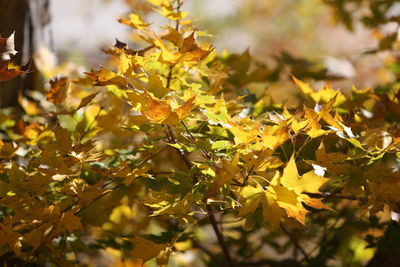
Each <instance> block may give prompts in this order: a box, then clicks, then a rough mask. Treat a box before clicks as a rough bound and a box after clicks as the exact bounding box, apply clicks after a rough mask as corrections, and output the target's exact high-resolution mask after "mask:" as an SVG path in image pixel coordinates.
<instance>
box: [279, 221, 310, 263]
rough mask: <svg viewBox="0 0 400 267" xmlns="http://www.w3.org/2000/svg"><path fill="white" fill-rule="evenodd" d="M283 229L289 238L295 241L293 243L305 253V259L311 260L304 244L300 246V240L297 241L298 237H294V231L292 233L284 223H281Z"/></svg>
mask: <svg viewBox="0 0 400 267" xmlns="http://www.w3.org/2000/svg"><path fill="white" fill-rule="evenodd" d="M281 229H282V231H283V232H284V233H285V234H286V235H287V236H288V237H289V239H290V240H291V241H292V242H293V245H294V246H295V247H296V248H297V249H298V250H299V251H300V252H301V254H303V256H304V259H306V260H307V261H309V260H310V257H309V256H308V254H307V252H306V251H305V250H304V249H303V247H302V246H300V244H299V242H297V239H296V238H294V236H293V235H292V233H290V232H289V231H288V230H287V229H286V228H285V227H284V226H283V225H281Z"/></svg>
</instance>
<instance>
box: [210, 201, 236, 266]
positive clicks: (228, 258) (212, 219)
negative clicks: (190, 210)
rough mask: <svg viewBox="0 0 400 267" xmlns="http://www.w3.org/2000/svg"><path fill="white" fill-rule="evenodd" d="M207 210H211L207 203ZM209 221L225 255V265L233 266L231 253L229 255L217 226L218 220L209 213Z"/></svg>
mask: <svg viewBox="0 0 400 267" xmlns="http://www.w3.org/2000/svg"><path fill="white" fill-rule="evenodd" d="M207 211H208V212H212V209H211V206H210V205H207ZM210 223H211V225H212V227H213V229H214V232H215V235H216V236H217V240H218V243H219V246H220V247H221V248H222V252H223V254H224V257H225V260H226V265H227V266H228V267H233V266H235V265H234V264H233V261H232V258H231V255H230V253H229V249H228V246H227V245H226V243H225V240H224V237H223V235H222V233H221V231H220V230H219V228H218V222H217V220H216V219H215V216H214V214H211V215H210Z"/></svg>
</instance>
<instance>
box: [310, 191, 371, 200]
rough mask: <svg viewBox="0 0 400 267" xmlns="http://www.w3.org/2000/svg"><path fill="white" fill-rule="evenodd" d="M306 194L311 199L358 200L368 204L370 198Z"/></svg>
mask: <svg viewBox="0 0 400 267" xmlns="http://www.w3.org/2000/svg"><path fill="white" fill-rule="evenodd" d="M304 194H306V195H308V196H309V197H311V198H323V199H347V200H357V201H360V202H367V201H368V198H366V197H356V196H352V195H336V194H330V193H308V192H304Z"/></svg>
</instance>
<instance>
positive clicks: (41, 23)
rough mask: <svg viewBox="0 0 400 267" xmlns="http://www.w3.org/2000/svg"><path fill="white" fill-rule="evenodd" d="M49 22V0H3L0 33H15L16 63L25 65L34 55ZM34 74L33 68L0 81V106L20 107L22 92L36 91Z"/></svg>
mask: <svg viewBox="0 0 400 267" xmlns="http://www.w3.org/2000/svg"><path fill="white" fill-rule="evenodd" d="M49 21H50V14H49V0H0V35H1V36H2V37H9V36H10V35H11V34H12V33H13V32H15V50H17V51H18V54H17V55H16V56H15V57H14V58H13V62H14V63H15V64H17V65H24V64H26V63H27V62H28V61H29V60H30V59H31V58H32V55H33V53H34V52H35V49H36V48H37V47H38V44H39V42H43V40H44V39H45V38H44V36H43V35H44V34H43V29H44V27H45V26H46V25H48V24H49ZM48 39H49V38H48ZM32 68H33V70H34V66H32ZM35 75H37V74H35V72H34V71H32V72H31V73H29V74H25V75H22V76H19V77H17V78H15V79H12V80H9V81H6V82H2V83H0V107H12V106H17V105H18V93H19V92H20V91H21V92H23V91H26V90H34V86H35V84H34V77H35Z"/></svg>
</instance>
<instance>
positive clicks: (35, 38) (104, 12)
mask: <svg viewBox="0 0 400 267" xmlns="http://www.w3.org/2000/svg"><path fill="white" fill-rule="evenodd" d="M143 2H145V0H68V1H64V0H31V1H27V0H13V1H10V0H0V10H3V11H0V13H4V14H0V15H1V16H0V34H2V35H3V36H7V37H8V36H9V35H10V34H11V33H12V32H14V31H15V32H16V50H17V51H20V53H19V57H18V56H17V58H16V61H17V62H16V64H23V63H24V62H26V61H28V59H29V58H32V57H33V58H34V59H35V64H36V65H37V62H39V65H40V62H43V63H46V64H47V65H49V64H48V62H52V63H51V64H52V65H53V66H55V65H57V64H60V63H62V62H67V61H68V62H70V63H75V64H76V65H79V66H84V67H85V69H86V70H87V69H90V68H91V67H93V68H94V67H97V66H98V65H99V64H106V61H107V56H106V55H105V54H104V53H103V52H102V49H105V48H107V47H109V46H110V45H112V44H114V43H115V39H116V38H117V39H118V40H120V41H123V42H129V40H130V41H131V45H134V40H132V36H131V34H130V29H129V28H128V27H126V26H124V25H121V24H120V23H118V21H117V19H118V18H120V17H122V16H126V15H127V14H129V13H130V12H131V11H134V12H138V13H141V14H142V15H144V16H145V18H146V19H147V21H149V22H151V23H152V27H153V29H154V31H156V32H157V30H158V25H162V24H164V23H165V21H162V18H161V16H159V15H158V14H157V13H156V12H151V10H146V9H145V8H143V6H144V4H143ZM378 2H379V3H378ZM378 2H377V1H370V0H349V1H343V0H281V1H267V0H186V1H184V4H183V6H182V10H184V11H188V12H189V14H190V15H189V17H190V18H191V19H193V20H194V22H195V25H196V26H197V27H198V29H199V30H204V29H206V30H207V31H208V32H209V33H210V34H211V35H212V38H210V40H212V42H213V44H214V46H215V47H216V49H217V51H218V52H219V53H222V52H223V51H224V50H225V49H226V50H227V51H229V52H234V53H238V54H241V53H244V52H245V51H246V50H247V49H248V51H249V52H250V55H251V56H253V57H254V58H255V59H256V60H257V61H258V62H259V63H261V64H266V65H267V66H268V67H269V68H271V69H274V68H275V69H277V70H278V69H279V77H278V78H277V79H276V80H275V81H274V82H271V83H269V84H268V85H267V88H269V89H270V90H269V91H270V94H271V95H272V97H273V98H275V100H276V101H277V102H278V101H281V100H282V99H281V98H280V94H275V95H274V92H275V93H276V92H281V89H283V88H285V92H287V94H289V95H290V94H292V93H294V92H295V89H294V85H293V83H292V82H291V80H290V75H291V74H293V75H295V76H297V77H299V78H302V79H306V80H307V79H312V82H313V85H314V86H315V87H316V88H317V89H318V88H321V87H322V86H323V85H324V83H325V82H326V81H329V82H331V83H333V86H334V87H335V88H341V89H342V90H344V91H346V90H349V89H351V87H352V86H353V85H354V86H356V87H357V88H360V89H363V88H368V87H372V86H385V85H386V84H389V83H393V82H394V81H395V80H396V72H397V69H396V68H397V63H396V62H397V54H396V53H392V52H393V50H392V47H393V44H395V43H397V39H398V37H397V31H398V25H399V24H398V17H399V14H400V3H399V2H398V1H395V0H387V1H378ZM6 10H7V11H6ZM27 40H29V42H27ZM132 41H133V42H132ZM376 48H378V49H377V50H376ZM387 48H390V49H387ZM51 64H50V65H51ZM388 66H389V68H388ZM393 66H394V69H395V70H396V71H393V68H392V67H393ZM41 67H43V66H41ZM47 67H48V68H50V66H47ZM85 69H82V71H84V70H85ZM28 80H29V79H28ZM277 81H279V82H277ZM10 83H17V81H13V82H10ZM32 84H33V83H32V82H29V81H26V79H25V81H24V85H23V88H30V87H34V86H33V85H32ZM1 86H2V87H8V88H9V90H6V89H5V90H3V91H4V92H6V91H9V92H10V93H9V94H10V96H7V94H6V93H3V95H2V98H3V101H1V102H2V103H3V105H5V103H7V102H9V103H8V104H10V103H11V104H13V103H14V104H16V103H15V91H16V90H15V89H12V87H15V85H13V86H10V85H8V84H2V85H1ZM19 86H20V87H21V85H19ZM24 90H25V89H24ZM259 90H265V86H264V87H262V88H261V89H259ZM13 94H14V95H13ZM6 98H9V99H10V100H11V102H10V101H7V100H6ZM13 99H14V102H13ZM2 103H0V106H1V105H2Z"/></svg>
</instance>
